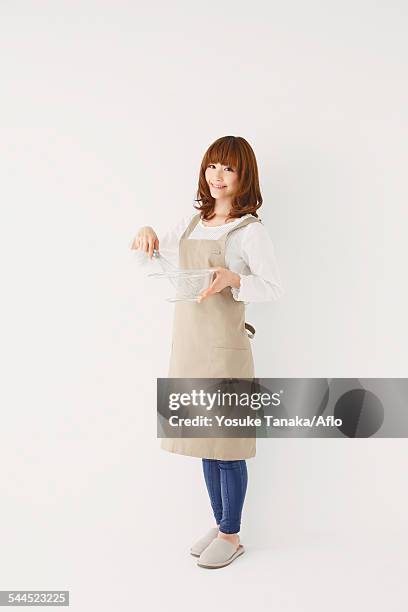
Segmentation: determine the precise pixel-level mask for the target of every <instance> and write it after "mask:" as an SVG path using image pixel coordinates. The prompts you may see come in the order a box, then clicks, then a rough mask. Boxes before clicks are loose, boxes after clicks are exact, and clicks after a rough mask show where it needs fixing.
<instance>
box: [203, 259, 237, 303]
mask: <svg viewBox="0 0 408 612" xmlns="http://www.w3.org/2000/svg"><path fill="white" fill-rule="evenodd" d="M213 270H214V274H215V278H214V280H213V282H212V283H211V285H210V286H209V287H208V289H205V290H204V291H201V293H200V294H199V296H198V298H197V302H202V300H204V299H205V298H207V297H209V296H210V295H213V294H214V293H219V292H220V291H222V290H223V289H225V287H239V286H240V282H241V279H240V277H239V274H236V273H235V272H232V271H231V270H228V269H227V268H220V267H217V268H213Z"/></svg>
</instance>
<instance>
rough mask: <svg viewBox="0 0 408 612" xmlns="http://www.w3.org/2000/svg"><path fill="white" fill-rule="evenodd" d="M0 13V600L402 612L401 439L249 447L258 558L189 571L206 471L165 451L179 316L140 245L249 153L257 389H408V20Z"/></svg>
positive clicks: (372, 9) (370, 15)
mask: <svg viewBox="0 0 408 612" xmlns="http://www.w3.org/2000/svg"><path fill="white" fill-rule="evenodd" d="M1 14H2V17H1V30H2V31H1V39H2V52H1V68H2V85H3V88H2V89H3V93H2V96H1V114H0V121H1V128H2V136H1V142H0V147H1V160H0V161H1V169H2V180H1V191H2V196H1V201H2V211H3V212H2V219H1V236H0V239H1V247H2V290H3V291H2V309H3V316H2V328H3V329H2V349H3V356H4V359H3V376H4V379H3V383H2V395H3V399H2V400H1V405H2V410H3V418H2V444H1V457H0V460H1V487H2V494H1V519H2V551H3V554H2V555H1V557H2V561H1V565H2V566H1V568H0V570H1V585H0V588H2V589H37V590H38V589H69V590H70V592H71V607H72V609H73V610H75V611H77V610H78V611H81V612H82V611H88V610H91V609H92V610H98V611H105V610H112V609H114V608H116V609H121V610H134V609H139V607H140V608H141V609H142V607H143V609H153V608H156V609H160V608H161V607H162V608H166V609H167V610H171V611H173V610H177V611H180V610H182V611H184V610H192V609H194V610H195V611H201V610H205V611H208V610H214V609H215V608H221V607H224V608H225V607H226V606H227V605H233V606H234V608H235V609H236V610H244V609H245V610H246V609H248V607H251V608H252V607H253V608H256V609H265V610H266V609H269V608H270V607H271V606H273V607H274V608H275V609H276V610H279V611H280V612H282V611H283V610H288V611H291V612H292V611H294V610H296V611H298V610H304V611H309V610H314V611H315V610H326V609H327V608H330V609H331V610H332V611H338V610H339V611H340V610H345V609H348V608H349V606H350V601H352V602H353V607H354V606H355V607H358V606H362V605H364V606H365V607H370V609H372V610H374V609H375V610H377V609H378V610H382V609H384V608H385V607H387V609H389V610H401V609H403V608H404V601H405V606H406V603H407V601H406V591H405V587H404V582H403V580H405V577H404V574H403V563H404V564H405V551H406V544H407V531H406V526H405V523H404V521H405V518H406V516H407V510H408V508H407V506H408V503H407V494H406V473H407V463H408V462H407V452H406V449H407V445H406V440H404V439H401V440H398V439H394V440H391V439H390V440H388V439H368V440H363V439H360V440H358V439H356V440H348V439H338V440H331V439H328V440H317V439H316V440H313V439H299V440H261V441H260V442H258V453H257V457H256V458H254V459H251V460H248V470H249V483H248V493H247V498H246V501H245V506H244V514H243V524H242V530H241V539H242V542H243V544H244V545H245V546H246V548H247V552H246V554H245V555H243V556H242V557H241V558H240V559H239V560H237V561H236V562H234V563H233V564H232V565H231V566H229V567H227V568H224V569H222V570H218V571H214V572H211V571H209V570H203V569H200V568H198V567H196V565H195V561H194V559H193V558H192V557H190V556H189V554H188V551H189V547H190V544H191V543H192V542H193V541H195V540H196V539H197V538H198V537H200V536H201V535H202V534H203V533H204V532H205V531H206V530H207V529H208V528H209V527H210V526H212V525H213V519H212V515H211V510H210V506H209V500H208V496H207V492H206V490H205V484H204V479H203V477H202V473H201V465H200V460H199V459H195V458H191V457H182V456H178V455H171V454H169V453H166V452H164V451H161V450H160V449H159V443H158V441H157V439H156V437H155V436H156V429H155V428H156V413H155V388H156V378H157V377H163V376H166V375H167V367H168V358H169V352H170V338H171V323H172V308H173V306H171V305H170V304H168V303H167V302H166V301H165V300H164V298H165V297H166V295H167V288H165V287H164V285H159V284H157V283H155V282H154V281H153V280H152V279H148V278H146V276H145V272H144V271H142V270H141V268H139V267H138V266H136V264H135V259H134V258H133V257H132V255H133V254H132V252H131V251H130V244H131V241H132V239H133V237H134V235H135V234H136V232H137V230H138V229H139V227H140V226H142V225H151V226H153V227H154V228H155V229H156V231H157V232H158V234H159V236H160V233H162V232H163V231H164V230H166V229H167V228H168V226H169V225H170V224H173V223H174V221H175V220H177V219H178V218H179V217H180V216H182V215H185V214H188V213H189V212H194V209H193V207H192V204H193V198H194V197H195V193H196V186H197V177H198V170H199V165H200V162H201V159H202V156H203V154H204V152H205V150H206V148H207V147H208V146H209V145H210V144H211V143H212V142H213V141H214V140H215V139H216V138H219V137H220V136H224V135H228V134H233V135H239V136H243V137H244V138H246V139H247V140H248V141H249V142H250V144H251V145H252V146H253V148H254V150H255V153H256V156H257V159H258V164H259V171H260V180H261V189H262V194H263V197H264V205H263V207H262V208H261V210H260V211H259V214H260V216H261V218H262V219H263V221H264V223H265V225H266V226H267V227H268V230H269V231H270V234H271V236H272V239H273V242H274V245H275V249H276V255H277V259H278V263H279V267H280V270H281V275H282V281H283V284H284V287H285V290H286V294H285V296H284V297H283V298H282V299H281V300H280V301H279V302H276V303H265V304H259V305H258V304H252V305H251V306H250V307H249V308H248V317H247V320H248V321H249V322H250V323H252V324H254V325H255V327H256V329H257V335H256V338H255V339H254V343H253V351H254V359H255V367H256V374H257V375H258V376H265V377H326V376H327V377H404V376H406V374H407V370H406V355H407V342H408V332H407V322H406V312H407V307H408V299H407V290H406V262H407V256H408V252H407V246H406V244H407V243H406V229H407V188H406V162H407V150H406V142H407V137H408V134H407V115H406V108H407V102H408V101H407V85H406V61H407V42H406V31H407V9H406V6H405V4H404V3H403V2H396V1H394V2H392V1H391V2H389V1H387V2H385V1H382V2H376V3H372V2H368V0H367V1H362V0H354V1H353V2H351V1H349V0H347V1H344V0H342V1H341V2H339V1H336V2H322V1H318V0H311V1H310V2H307V3H306V2H301V1H300V0H297V1H293V0H292V1H291V0H289V1H286V2H266V1H265V2H259V1H255V2H237V1H235V2H229V1H226V2H213V1H208V2H205V3H201V4H196V3H188V2H162V1H161V2H154V3H153V2H150V3H143V4H142V3H132V2H123V1H122V2H120V1H116V2H113V0H110V1H109V2H107V1H105V2H96V1H94V2H90V1H87V0H83V1H82V2H72V1H70V2H68V1H66V0H65V1H59V2H40V3H38V2H7V1H3V2H2V3H1ZM403 590H404V592H403ZM403 599H404V601H403Z"/></svg>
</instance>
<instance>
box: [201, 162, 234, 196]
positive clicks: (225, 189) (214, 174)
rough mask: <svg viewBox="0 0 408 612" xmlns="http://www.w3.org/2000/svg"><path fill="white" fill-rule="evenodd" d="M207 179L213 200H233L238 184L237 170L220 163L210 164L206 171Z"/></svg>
mask: <svg viewBox="0 0 408 612" xmlns="http://www.w3.org/2000/svg"><path fill="white" fill-rule="evenodd" d="M205 179H206V181H207V183H208V186H209V189H210V193H211V195H212V197H213V198H215V199H220V198H231V197H232V196H233V195H234V193H235V191H236V187H237V184H238V174H237V172H236V170H235V168H232V167H231V166H224V165H223V164H220V163H216V164H215V163H214V164H212V163H210V164H208V166H207V168H206V170H205Z"/></svg>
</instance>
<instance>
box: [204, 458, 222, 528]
mask: <svg viewBox="0 0 408 612" xmlns="http://www.w3.org/2000/svg"><path fill="white" fill-rule="evenodd" d="M202 462H203V472H204V479H205V484H206V486H207V491H208V494H209V496H210V502H211V507H212V510H213V513H214V518H215V520H216V521H217V525H219V524H220V521H221V518H222V498H221V480H220V469H219V467H218V460H217V459H203V460H202Z"/></svg>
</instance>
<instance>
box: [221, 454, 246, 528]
mask: <svg viewBox="0 0 408 612" xmlns="http://www.w3.org/2000/svg"><path fill="white" fill-rule="evenodd" d="M218 465H219V468H220V475H221V499H222V519H221V523H220V528H219V529H220V531H222V532H223V533H238V532H239V530H240V528H241V515H242V508H243V505H244V499H245V493H246V490H247V484H248V471H247V465H246V461H245V459H240V460H238V461H218Z"/></svg>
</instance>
